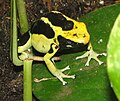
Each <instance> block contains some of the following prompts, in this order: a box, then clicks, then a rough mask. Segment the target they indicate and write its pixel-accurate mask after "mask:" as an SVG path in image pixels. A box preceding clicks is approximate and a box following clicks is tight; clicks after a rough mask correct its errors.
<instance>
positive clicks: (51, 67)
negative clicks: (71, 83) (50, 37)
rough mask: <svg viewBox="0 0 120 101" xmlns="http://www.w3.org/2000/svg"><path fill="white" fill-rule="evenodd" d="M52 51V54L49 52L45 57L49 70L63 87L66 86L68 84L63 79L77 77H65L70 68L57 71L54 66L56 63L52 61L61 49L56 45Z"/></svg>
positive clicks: (52, 46)
mask: <svg viewBox="0 0 120 101" xmlns="http://www.w3.org/2000/svg"><path fill="white" fill-rule="evenodd" d="M51 49H52V53H51V52H48V53H47V54H46V55H45V56H44V61H45V63H46V65H47V67H48V69H49V70H50V72H51V73H52V74H53V75H54V76H56V77H57V78H58V79H59V80H60V81H61V82H62V84H63V85H65V84H66V83H67V82H66V81H64V80H63V78H73V79H74V78H75V75H71V76H69V75H65V74H64V73H62V72H64V71H65V70H68V69H69V67H66V68H64V69H61V70H59V69H57V68H56V67H55V65H54V63H53V62H52V61H51V60H50V59H51V58H52V57H53V56H54V54H55V53H56V52H57V50H58V49H59V47H58V46H57V45H56V44H52V45H51Z"/></svg>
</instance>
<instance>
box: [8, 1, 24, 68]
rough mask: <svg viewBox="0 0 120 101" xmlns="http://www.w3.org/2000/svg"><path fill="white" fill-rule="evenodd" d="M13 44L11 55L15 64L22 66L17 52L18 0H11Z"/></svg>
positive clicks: (11, 35)
mask: <svg viewBox="0 0 120 101" xmlns="http://www.w3.org/2000/svg"><path fill="white" fill-rule="evenodd" d="M10 25H11V27H10V28H11V29H10V32H11V33H10V37H11V40H10V41H11V45H10V57H11V60H12V62H13V64H14V65H16V66H21V65H22V64H23V62H22V61H21V60H20V59H18V53H17V15H16V0H11V24H10Z"/></svg>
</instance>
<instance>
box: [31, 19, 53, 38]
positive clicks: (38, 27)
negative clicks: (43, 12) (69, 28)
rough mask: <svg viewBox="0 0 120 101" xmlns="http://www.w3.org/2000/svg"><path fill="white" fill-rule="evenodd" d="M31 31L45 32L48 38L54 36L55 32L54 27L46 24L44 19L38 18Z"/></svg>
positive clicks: (36, 32)
mask: <svg viewBox="0 0 120 101" xmlns="http://www.w3.org/2000/svg"><path fill="white" fill-rule="evenodd" d="M31 33H32V34H43V35H45V36H46V37H47V38H53V37H54V35H55V33H54V31H53V29H52V28H51V27H50V25H49V24H46V23H45V22H44V21H42V20H38V21H36V22H34V24H33V25H32V27H31Z"/></svg>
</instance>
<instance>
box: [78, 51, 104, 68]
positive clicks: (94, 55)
mask: <svg viewBox="0 0 120 101" xmlns="http://www.w3.org/2000/svg"><path fill="white" fill-rule="evenodd" d="M100 55H104V56H106V53H101V54H98V53H96V52H94V51H93V49H91V50H89V51H87V52H86V53H85V54H83V55H81V56H78V57H76V60H77V59H81V58H85V57H88V60H87V62H86V64H85V66H89V62H90V60H91V59H92V58H93V59H95V60H96V61H97V62H98V63H99V65H101V64H103V62H102V61H100V60H99V59H98V58H97V57H98V56H100Z"/></svg>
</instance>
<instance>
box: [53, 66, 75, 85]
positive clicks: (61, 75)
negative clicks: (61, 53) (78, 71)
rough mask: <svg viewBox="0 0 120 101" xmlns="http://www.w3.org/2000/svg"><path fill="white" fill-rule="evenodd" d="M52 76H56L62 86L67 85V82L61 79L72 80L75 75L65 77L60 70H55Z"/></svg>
mask: <svg viewBox="0 0 120 101" xmlns="http://www.w3.org/2000/svg"><path fill="white" fill-rule="evenodd" d="M67 68H68V67H67ZM54 76H56V77H57V78H58V79H59V80H60V81H61V82H62V84H63V85H65V84H67V82H66V81H64V80H63V78H72V79H74V78H75V75H66V74H64V73H62V71H61V70H56V72H55V73H54Z"/></svg>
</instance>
